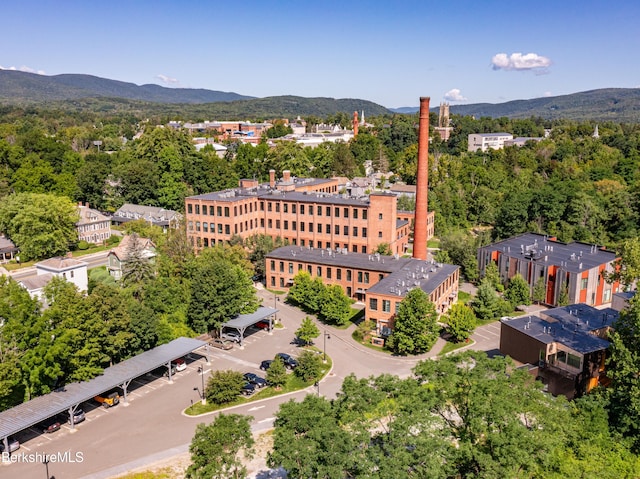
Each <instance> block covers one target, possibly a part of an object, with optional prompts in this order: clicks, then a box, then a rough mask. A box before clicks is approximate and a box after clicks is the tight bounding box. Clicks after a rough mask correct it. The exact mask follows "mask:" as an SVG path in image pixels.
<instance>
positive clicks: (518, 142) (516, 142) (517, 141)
mask: <svg viewBox="0 0 640 479" xmlns="http://www.w3.org/2000/svg"><path fill="white" fill-rule="evenodd" d="M542 140H543V138H542V137H539V136H538V137H532V136H518V137H517V138H513V139H511V140H505V142H504V146H505V147H506V146H524V145H526V144H527V143H528V142H530V141H533V142H535V143H537V142H539V141H542Z"/></svg>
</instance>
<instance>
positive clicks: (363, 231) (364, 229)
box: [362, 228, 367, 238]
mask: <svg viewBox="0 0 640 479" xmlns="http://www.w3.org/2000/svg"><path fill="white" fill-rule="evenodd" d="M362 237H363V238H366V237H367V228H362Z"/></svg>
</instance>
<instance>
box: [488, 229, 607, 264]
mask: <svg viewBox="0 0 640 479" xmlns="http://www.w3.org/2000/svg"><path fill="white" fill-rule="evenodd" d="M482 249H483V250H485V251H489V252H492V251H498V252H500V253H501V254H503V255H506V256H508V257H512V258H515V257H521V258H523V259H528V260H530V261H533V262H535V263H547V264H549V265H555V266H560V267H561V268H563V269H564V270H565V271H569V272H572V273H578V272H580V271H585V270H589V269H591V268H595V267H598V266H600V265H602V264H606V263H610V262H612V261H614V260H615V259H616V254H615V253H614V252H613V251H608V250H606V249H604V248H603V247H599V246H598V245H592V244H587V243H562V242H560V241H556V240H553V239H552V238H550V237H549V236H546V235H542V234H538V233H524V234H522V235H520V236H515V237H513V238H509V239H506V240H503V241H498V242H497V243H493V244H490V245H488V246H483V247H482Z"/></svg>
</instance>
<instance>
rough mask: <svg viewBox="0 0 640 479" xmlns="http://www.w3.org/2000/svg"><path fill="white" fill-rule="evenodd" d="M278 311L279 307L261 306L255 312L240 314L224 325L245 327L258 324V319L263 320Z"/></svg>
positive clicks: (237, 327)
mask: <svg viewBox="0 0 640 479" xmlns="http://www.w3.org/2000/svg"><path fill="white" fill-rule="evenodd" d="M277 312H278V310H277V309H274V308H268V307H266V306H260V307H259V308H258V309H257V310H256V311H255V312H254V313H250V314H239V315H238V316H236V317H235V318H233V319H230V320H229V321H227V322H226V323H223V324H222V326H223V327H229V328H236V329H245V328H247V327H249V326H251V325H253V324H256V323H257V322H258V321H262V320H263V319H265V318H268V317H269V316H272V315H274V314H276V313H277Z"/></svg>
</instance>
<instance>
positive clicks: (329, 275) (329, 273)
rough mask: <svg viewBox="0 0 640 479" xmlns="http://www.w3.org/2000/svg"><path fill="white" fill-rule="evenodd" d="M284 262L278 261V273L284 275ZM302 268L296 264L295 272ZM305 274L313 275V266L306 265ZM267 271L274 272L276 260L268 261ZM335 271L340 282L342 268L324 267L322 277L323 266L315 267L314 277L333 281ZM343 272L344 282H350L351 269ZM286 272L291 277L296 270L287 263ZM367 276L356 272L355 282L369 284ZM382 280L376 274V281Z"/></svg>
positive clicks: (301, 265)
mask: <svg viewBox="0 0 640 479" xmlns="http://www.w3.org/2000/svg"><path fill="white" fill-rule="evenodd" d="M284 265H285V262H284V261H278V271H279V272H280V273H284V270H285V267H284ZM303 268H304V265H303V264H302V263H297V271H302V269H303ZM306 269H307V272H308V273H309V274H310V275H313V266H312V265H310V264H308V265H307V268H306ZM269 270H270V271H272V272H275V271H276V260H273V259H272V260H270V261H269ZM334 270H335V279H336V280H337V281H342V270H343V268H338V267H332V266H324V273H325V274H324V276H323V274H322V272H323V266H316V270H315V273H316V277H318V278H326V279H333V272H334ZM344 270H345V275H346V280H347V281H352V279H353V270H351V269H344ZM287 271H288V273H289V274H290V275H293V274H294V272H296V268H295V267H294V263H292V262H289V263H287ZM369 275H370V273H369V272H368V271H357V275H356V277H357V282H358V283H361V284H369ZM382 278H384V275H383V274H382V273H378V281H380V280H382Z"/></svg>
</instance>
